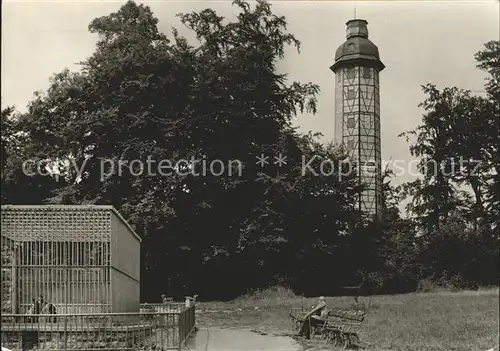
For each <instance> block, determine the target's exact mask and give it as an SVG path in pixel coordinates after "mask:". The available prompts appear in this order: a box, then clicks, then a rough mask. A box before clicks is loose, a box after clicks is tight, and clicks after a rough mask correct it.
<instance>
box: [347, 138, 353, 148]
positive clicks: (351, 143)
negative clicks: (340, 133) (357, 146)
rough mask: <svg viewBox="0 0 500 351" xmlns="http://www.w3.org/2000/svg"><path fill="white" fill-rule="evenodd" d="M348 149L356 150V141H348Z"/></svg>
mask: <svg viewBox="0 0 500 351" xmlns="http://www.w3.org/2000/svg"><path fill="white" fill-rule="evenodd" d="M347 149H348V150H352V149H354V140H347Z"/></svg>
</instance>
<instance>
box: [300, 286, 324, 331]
mask: <svg viewBox="0 0 500 351" xmlns="http://www.w3.org/2000/svg"><path fill="white" fill-rule="evenodd" d="M327 315H328V309H327V308H326V299H325V298H324V297H323V296H321V297H320V298H319V299H318V303H317V304H316V305H315V306H313V308H312V310H311V311H309V312H308V313H307V314H306V316H305V318H304V321H303V322H302V327H301V328H300V333H299V335H300V336H304V337H305V338H307V339H310V338H311V328H314V327H315V326H317V325H321V324H323V323H324V322H325V321H324V318H325V317H326V316H327Z"/></svg>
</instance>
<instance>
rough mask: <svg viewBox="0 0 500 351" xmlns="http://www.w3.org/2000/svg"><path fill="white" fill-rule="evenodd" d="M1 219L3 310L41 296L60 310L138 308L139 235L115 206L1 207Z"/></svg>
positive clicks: (20, 308) (18, 308) (20, 309)
mask: <svg viewBox="0 0 500 351" xmlns="http://www.w3.org/2000/svg"><path fill="white" fill-rule="evenodd" d="M1 220H2V221H1V232H2V261H3V262H2V263H4V265H2V312H3V313H26V312H27V310H28V308H29V306H30V304H31V303H32V300H33V299H38V298H39V297H40V296H43V298H44V300H45V301H48V302H50V303H53V304H54V305H55V307H56V309H57V311H58V313H91V312H92V313H95V312H125V311H133V310H137V311H138V310H139V288H138V287H139V280H140V279H139V258H140V239H139V238H138V236H137V234H135V233H134V232H133V230H132V229H131V228H130V226H129V225H128V224H127V223H126V222H125V221H124V220H123V218H122V217H121V216H120V215H119V213H118V212H117V211H116V210H115V209H114V208H112V207H111V206H2V214H1ZM117 226H120V229H119V230H118V229H117V228H114V227H117ZM123 228H125V229H123ZM117 236H120V237H117ZM120 242H126V243H127V245H128V247H127V249H126V250H124V249H123V247H121V248H120V247H119V246H118V243H120ZM123 252H126V254H127V260H123V259H119V258H120V255H123V254H124V253H123ZM120 262H127V266H132V267H134V268H137V269H136V270H134V272H133V273H132V274H130V273H128V272H130V269H127V268H128V267H125V268H124V267H121V266H120ZM124 270H125V271H127V273H128V274H126V275H125V278H123V277H121V279H116V278H115V279H113V276H117V275H118V274H119V273H121V272H123V271H124ZM131 286H132V287H133V288H132V289H131V288H130V287H131ZM135 287H137V288H135ZM124 289H125V290H124ZM113 291H122V293H123V295H125V299H123V298H122V299H117V298H113V297H114V296H116V294H114V293H113ZM4 292H6V295H5V298H4V294H3V293H4ZM120 295H122V294H120ZM9 309H10V311H9Z"/></svg>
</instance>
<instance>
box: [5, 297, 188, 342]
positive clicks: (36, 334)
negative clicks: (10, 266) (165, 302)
mask: <svg viewBox="0 0 500 351" xmlns="http://www.w3.org/2000/svg"><path fill="white" fill-rule="evenodd" d="M176 309H177V310H176V311H175V312H140V313H89V314H56V315H28V314H23V315H20V314H2V316H1V319H2V325H1V331H2V347H6V348H8V349H11V350H16V351H17V350H23V351H24V350H53V351H63V350H64V351H66V350H86V351H93V350H101V351H106V350H142V351H149V350H168V349H181V347H182V346H183V345H184V344H185V342H186V341H187V339H188V338H189V336H190V334H191V333H192V332H193V331H194V329H195V307H194V306H192V307H188V308H181V307H180V306H179V307H178V308H177V307H176Z"/></svg>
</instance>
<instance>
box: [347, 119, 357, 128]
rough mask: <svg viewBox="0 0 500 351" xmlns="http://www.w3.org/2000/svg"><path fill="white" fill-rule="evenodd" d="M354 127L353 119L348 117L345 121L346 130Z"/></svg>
mask: <svg viewBox="0 0 500 351" xmlns="http://www.w3.org/2000/svg"><path fill="white" fill-rule="evenodd" d="M355 126H356V122H355V120H354V118H353V117H349V118H348V119H347V128H354V127H355Z"/></svg>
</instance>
